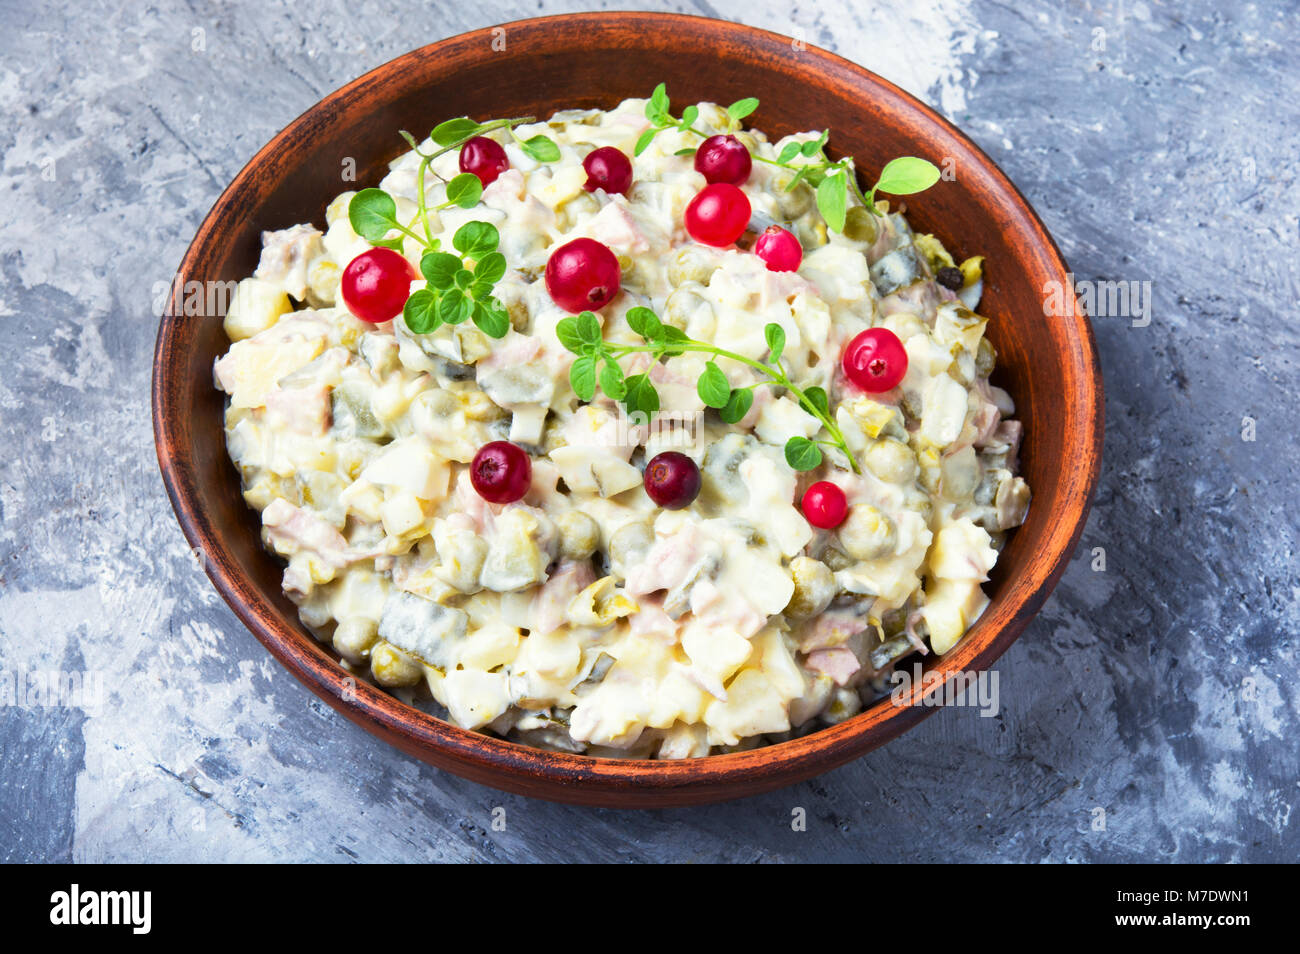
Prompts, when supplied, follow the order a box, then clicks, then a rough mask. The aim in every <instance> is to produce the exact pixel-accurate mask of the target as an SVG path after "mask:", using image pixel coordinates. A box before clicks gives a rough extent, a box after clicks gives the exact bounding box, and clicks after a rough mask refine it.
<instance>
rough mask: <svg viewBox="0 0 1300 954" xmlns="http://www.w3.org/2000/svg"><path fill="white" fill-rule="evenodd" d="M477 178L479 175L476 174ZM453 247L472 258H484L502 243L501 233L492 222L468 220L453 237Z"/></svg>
mask: <svg viewBox="0 0 1300 954" xmlns="http://www.w3.org/2000/svg"><path fill="white" fill-rule="evenodd" d="M475 178H476V179H477V178H478V177H477V176H475ZM451 244H452V247H453V248H455V249H456V251H458V252H460V253H461V254H462V255H468V256H469V257H470V258H475V259H477V258H482V257H483V256H484V255H486V254H487V253H488V252H495V251H496V250H497V246H498V245H500V244H501V233H500V232H498V231H497V227H496V226H495V225H493V224H492V223H491V222H466V223H465V224H464V225H462V226H461V227H460V228H458V229H457V230H456V234H455V235H453V236H452V238H451Z"/></svg>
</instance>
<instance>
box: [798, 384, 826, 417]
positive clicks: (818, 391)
mask: <svg viewBox="0 0 1300 954" xmlns="http://www.w3.org/2000/svg"><path fill="white" fill-rule="evenodd" d="M803 396H804V397H805V398H807V399H808V400H807V403H808V404H811V405H812V407H813V409H815V410H816V411H817V412H819V413H820V414H821V415H822V417H824V418H826V419H828V420H829V419H830V416H831V402H830V399H829V398H828V397H827V396H826V391H825V390H823V389H822V388H819V387H817V386H816V385H814V386H813V387H810V388H804V389H803Z"/></svg>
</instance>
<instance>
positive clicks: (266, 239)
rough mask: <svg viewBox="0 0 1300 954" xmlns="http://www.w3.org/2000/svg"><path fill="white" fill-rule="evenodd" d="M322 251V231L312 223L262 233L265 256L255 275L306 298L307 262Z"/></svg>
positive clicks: (298, 297) (263, 253) (292, 293)
mask: <svg viewBox="0 0 1300 954" xmlns="http://www.w3.org/2000/svg"><path fill="white" fill-rule="evenodd" d="M320 253H321V233H320V231H319V230H317V229H314V228H312V227H311V226H310V225H295V226H294V227H293V228H289V229H281V230H280V231H279V232H263V233H262V257H261V260H260V261H258V263H257V271H255V272H253V277H254V278H260V279H262V280H263V281H268V282H272V283H273V284H276V285H279V286H280V287H281V288H283V289H284V290H285V291H286V292H288V293H289V294H290V295H292V296H293V297H294V298H296V299H298V300H299V301H302V300H303V299H305V298H306V297H307V264H308V263H309V262H310V261H311V260H312V259H313V258H315V257H316V256H317V255H319V254H320Z"/></svg>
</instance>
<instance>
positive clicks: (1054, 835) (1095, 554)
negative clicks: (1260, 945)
mask: <svg viewBox="0 0 1300 954" xmlns="http://www.w3.org/2000/svg"><path fill="white" fill-rule="evenodd" d="M615 5H616V6H623V5H631V6H648V7H660V6H662V8H663V9H670V10H684V11H685V12H690V13H702V14H707V15H715V16H721V17H728V18H737V19H744V20H745V21H747V22H749V23H752V24H754V25H758V26H763V27H768V28H770V29H774V30H777V31H780V32H783V33H788V34H792V35H795V36H801V37H802V38H803V39H805V40H807V41H808V42H809V43H813V44H816V45H820V46H824V47H827V48H829V49H831V50H835V51H837V52H839V53H841V54H843V55H845V56H848V57H850V58H852V59H854V60H856V61H858V62H860V63H863V64H864V65H866V66H868V67H870V68H872V69H875V70H877V71H878V72H880V73H882V74H883V75H884V76H886V77H888V78H890V79H892V80H894V81H896V82H898V83H900V84H901V85H903V86H905V87H906V88H908V89H909V90H911V91H912V92H914V93H916V94H917V95H918V96H920V97H921V98H923V99H925V100H927V101H928V102H931V103H933V104H935V105H936V106H937V107H939V108H940V109H942V110H943V111H944V112H945V113H946V114H947V115H948V116H950V117H951V118H952V119H953V120H954V121H955V122H956V123H958V124H959V125H960V126H961V127H962V128H963V129H964V130H966V132H968V133H969V134H970V135H972V136H973V137H974V138H975V139H976V140H977V141H978V142H979V143H980V145H981V146H983V148H984V149H985V150H987V151H988V153H989V154H990V155H991V156H993V158H994V159H995V160H996V161H997V162H999V163H1000V164H1001V165H1002V167H1003V168H1004V169H1005V170H1006V171H1007V172H1008V173H1009V174H1010V176H1011V178H1012V179H1013V180H1015V182H1016V183H1017V184H1018V185H1019V186H1020V187H1021V189H1023V190H1024V191H1025V193H1026V194H1027V195H1028V196H1029V198H1030V200H1031V202H1032V203H1033V204H1034V206H1035V207H1036V208H1037V209H1038V211H1039V212H1040V214H1041V215H1042V216H1043V218H1044V219H1045V220H1046V222H1047V224H1048V226H1049V227H1050V229H1051V231H1052V232H1053V234H1054V235H1055V236H1056V238H1057V240H1058V241H1059V242H1060V245H1061V248H1062V249H1063V251H1064V253H1065V255H1066V257H1067V258H1068V259H1069V261H1070V263H1071V265H1072V266H1073V268H1074V270H1075V272H1076V273H1077V274H1078V276H1079V277H1080V278H1081V279H1085V280H1099V279H1113V280H1123V281H1130V282H1147V281H1149V282H1151V283H1153V284H1152V288H1153V306H1152V310H1151V322H1150V324H1149V326H1147V327H1140V328H1135V327H1133V326H1132V322H1131V321H1130V320H1128V319H1127V318H1123V317H1110V318H1098V319H1097V320H1096V321H1095V326H1096V332H1097V339H1098V343H1099V346H1100V349H1101V355H1102V364H1103V366H1104V369H1105V376H1106V391H1107V433H1106V463H1105V469H1104V473H1103V476H1102V484H1101V489H1100V492H1099V495H1098V498H1097V502H1096V506H1095V508H1094V510H1093V514H1092V518H1091V520H1090V521H1089V524H1088V527H1087V530H1086V532H1085V533H1084V537H1083V541H1082V543H1081V544H1080V548H1079V551H1078V553H1077V554H1076V555H1075V558H1074V561H1073V563H1072V564H1071V566H1070V568H1069V571H1068V572H1067V574H1066V576H1065V579H1064V581H1063V582H1062V584H1061V585H1060V587H1059V588H1058V589H1057V591H1056V593H1055V595H1054V596H1053V598H1052V599H1051V600H1050V601H1049V602H1048V604H1047V606H1046V608H1045V609H1044V610H1043V612H1042V614H1041V615H1040V616H1039V617H1038V618H1037V620H1036V621H1035V622H1034V623H1033V625H1032V626H1030V628H1029V630H1028V631H1027V632H1026V634H1025V635H1024V637H1023V638H1022V639H1021V640H1020V641H1019V642H1018V643H1017V644H1016V645H1015V646H1014V647H1013V648H1012V649H1011V651H1010V652H1009V653H1007V655H1006V656H1005V657H1004V658H1003V660H1002V661H1001V662H1000V663H999V667H998V668H999V672H1000V674H1001V676H1000V678H1001V688H1002V695H1003V711H1002V713H1001V715H1000V716H999V717H998V718H992V719H983V718H980V717H979V716H978V714H977V713H976V712H975V711H974V710H971V709H950V710H946V711H943V712H941V713H939V714H938V715H936V716H934V717H933V718H932V719H930V720H929V721H927V722H926V723H925V724H924V725H923V726H921V727H920V728H919V729H917V730H916V731H914V732H912V733H911V734H909V735H907V736H905V737H904V738H901V739H899V740H898V741H896V742H894V743H893V744H891V745H889V746H887V747H886V748H884V749H882V750H879V751H877V752H874V753H872V754H871V755H869V756H867V757H865V758H863V759H861V760H860V761H858V762H856V763H854V764H852V765H849V766H847V767H845V768H842V769H840V770H838V771H836V772H833V773H831V774H829V775H827V776H825V777H823V778H821V779H819V780H817V781H815V782H811V783H808V784H805V785H800V786H796V787H794V788H791V789H788V790H786V791H782V792H778V793H775V794H772V795H767V796H764V797H759V798H754V799H750V800H747V801H744V802H739V803H733V804H727V805H720V806H714V807H711V808H703V809H682V810H674V811H663V812H653V813H644V814H626V813H619V812H614V811H593V810H586V809H581V808H570V807H563V806H556V805H549V804H544V803H539V802H532V801H529V800H526V799H523V798H517V797H513V796H508V795H503V794H499V793H497V792H495V791H492V790H489V789H486V788H481V787H478V786H476V785H473V784H471V783H469V782H464V781H461V780H459V779H456V778H453V777H452V776H449V775H445V774H442V773H440V772H438V771H435V770H433V769H431V768H428V767H425V766H422V765H420V764H418V763H416V762H414V761H412V760H410V759H408V758H406V757H404V756H402V755H399V754H398V753H397V752H395V751H393V750H390V749H389V748H387V747H385V746H384V745H383V744H381V743H379V742H377V741H376V740H374V739H373V738H371V737H370V736H368V735H367V734H366V733H364V732H363V731H362V730H360V729H357V728H354V727H353V726H351V725H350V724H348V723H346V722H344V720H343V719H342V718H340V717H339V716H337V715H334V714H333V713H332V712H330V711H329V710H327V709H326V708H325V707H324V706H323V705H322V704H321V703H319V702H317V701H316V700H315V699H314V697H312V696H311V695H310V694H309V693H308V692H307V691H306V690H305V689H304V688H302V687H301V686H300V685H299V684H298V683H297V682H296V681H295V680H294V679H293V678H292V677H290V676H289V675H288V674H287V673H285V672H284V671H282V670H281V669H280V668H279V667H278V666H277V665H276V664H274V663H273V662H272V661H271V659H270V657H269V656H268V654H267V653H266V652H265V651H264V650H263V649H262V647H261V646H260V645H259V644H258V643H257V642H256V641H255V640H254V639H253V637H252V636H251V635H250V634H249V633H248V632H246V631H245V630H244V628H243V627H242V626H241V625H240V624H239V623H238V622H237V621H236V619H235V617H234V616H233V615H232V614H231V613H230V611H229V610H228V609H227V608H226V607H225V605H224V604H223V603H221V602H220V601H219V600H218V599H217V598H216V597H215V595H214V594H213V593H212V591H211V588H210V587H209V585H208V583H207V580H206V578H205V577H204V576H203V575H202V573H201V572H200V570H199V568H198V566H197V565H196V564H195V562H194V561H193V560H192V559H191V557H190V555H189V553H188V550H187V547H186V544H185V541H184V539H183V538H182V536H181V533H180V531H179V530H178V528H177V526H176V523H175V521H174V519H173V517H172V513H171V510H170V508H169V506H168V504H167V501H166V499H165V497H164V494H163V490H162V485H161V481H160V479H159V477H158V472H157V466H156V463H155V458H154V451H153V444H152V440H151V430H150V418H149V369H150V356H151V350H152V347H153V341H154V332H155V319H154V318H153V317H152V311H151V305H152V299H153V298H154V297H155V295H156V293H157V292H156V285H157V284H158V283H165V282H167V281H168V280H169V279H170V277H171V275H172V272H173V270H174V269H175V267H176V265H177V263H178V261H179V260H180V256H181V254H182V252H183V251H184V249H185V246H186V243H187V242H188V240H189V238H190V236H191V235H192V234H193V231H194V229H195V227H196V226H197V225H198V223H199V221H200V219H201V218H202V216H203V215H204V213H205V212H206V211H207V210H208V208H209V207H210V205H211V203H212V202H213V200H214V199H215V198H216V197H217V195H218V193H219V191H220V190H221V188H222V187H223V186H224V185H225V184H226V183H227V182H228V181H229V180H230V179H231V178H232V177H233V176H234V175H235V173H236V172H237V171H238V170H239V168H240V167H241V166H242V165H243V164H244V162H245V161H247V159H248V158H249V157H250V156H252V154H253V153H254V151H255V150H256V149H257V148H258V147H259V146H261V145H262V144H263V143H264V142H266V140H267V139H269V138H270V137H271V135H272V134H273V133H275V132H276V131H277V130H278V129H280V128H281V127H282V126H284V125H285V124H286V123H288V122H289V121H290V120H291V119H293V118H294V117H295V116H297V115H298V114H299V113H300V112H302V111H303V110H304V109H306V108H307V107H308V106H310V105H311V104H312V103H314V102H315V101H316V100H317V99H319V98H320V97H321V96H323V95H324V94H325V93H327V92H329V91H330V90H332V89H334V88H336V87H338V86H340V85H342V84H343V83H344V82H346V81H348V80H350V79H352V78H353V77H355V76H357V75H359V74H360V73H362V72H364V71H365V70H368V69H370V68H371V67H373V66H376V65H378V64H380V63H382V62H384V61H386V60H388V59H390V58H392V57H394V56H397V55H398V54H400V53H403V52H405V51H406V50H408V49H410V48H411V47H413V46H416V45H419V44H421V43H424V42H427V41H433V40H437V39H440V38H442V37H445V36H449V35H451V34H454V33H458V32H461V31H462V30H466V29H470V28H474V27H481V26H486V25H489V24H494V23H499V22H502V21H508V20H511V19H516V18H519V17H522V16H528V15H533V14H536V13H539V12H563V11H567V10H577V9H580V8H582V7H584V6H586V5H585V4H580V3H548V4H546V5H543V4H541V3H537V4H535V5H523V4H513V3H506V2H497V0H482V2H477V3H473V4H461V5H458V6H456V7H452V6H451V5H446V4H439V5H436V6H435V5H433V4H429V3H425V2H409V3H397V2H373V0H317V2H306V0H304V2H297V3H292V4H284V5H279V4H273V3H267V2H255V0H240V2H229V3H226V2H220V3H212V2H205V0H191V2H186V3H181V2H176V0H163V2H159V3H156V4H150V5H144V4H126V5H122V4H116V3H107V2H104V3H88V2H76V0H51V2H49V3H42V4H35V3H30V2H24V3H16V2H14V0H3V2H2V3H0V107H3V111H4V120H5V121H4V122H3V124H0V151H2V152H3V168H2V169H0V196H3V214H2V215H0V355H3V360H0V441H2V442H3V444H2V446H3V455H2V456H0V669H3V670H5V671H7V672H9V673H10V674H12V673H15V672H17V673H23V672H31V671H37V670H46V669H56V670H90V671H94V672H99V673H102V674H103V678H104V680H105V691H106V696H105V699H104V701H103V704H102V705H99V706H98V707H95V708H93V709H88V710H82V709H77V708H40V707H37V708H24V707H18V706H9V707H6V708H0V858H3V859H5V860H29V859H40V860H51V859H52V860H67V859H71V860H76V861H125V860H203V861H226V860H231V861H233V860H270V859H274V860H285V861H298V860H340V861H348V860H364V861H378V860H414V861H424V860H469V859H488V860H512V861H522V860H531V859H546V860H557V859H558V860H661V859H675V860H702V861H755V860H766V861H784V860H790V861H792V860H801V859H805V860H813V859H816V860H858V861H895V860H925V861H930V860H935V861H989V860H1003V861H1094V860H1114V861H1136V860H1151V861H1234V860H1235V861H1260V860H1267V859H1273V860H1295V859H1296V857H1297V854H1298V852H1297V847H1298V846H1300V836H1298V835H1297V823H1296V821H1295V820H1294V818H1293V816H1292V808H1293V806H1294V805H1295V803H1296V802H1297V799H1300V782H1298V780H1297V776H1298V774H1300V773H1298V772H1297V744H1296V741H1295V740H1296V738H1297V733H1298V732H1300V696H1298V695H1297V692H1296V675H1297V664H1296V631H1297V597H1298V596H1300V588H1298V583H1297V574H1296V560H1295V546H1296V539H1295V538H1296V529H1295V526H1296V519H1295V515H1296V513H1297V507H1296V505H1295V496H1296V493H1295V489H1294V488H1295V476H1296V470H1297V464H1298V463H1300V459H1298V455H1297V453H1296V449H1295V443H1294V440H1295V434H1296V431H1297V424H1300V421H1298V420H1297V409H1298V407H1300V398H1298V397H1297V393H1298V392H1297V387H1296V379H1295V375H1296V361H1297V353H1298V347H1297V346H1298V344H1300V333H1298V332H1297V319H1296V304H1297V301H1298V300H1300V296H1298V291H1300V289H1298V288H1297V279H1296V276H1297V270H1296V267H1295V261H1296V256H1297V237H1298V234H1297V233H1298V229H1297V215H1296V214H1297V209H1300V189H1298V188H1297V183H1296V175H1297V169H1300V164H1298V163H1297V159H1296V147H1297V129H1298V128H1300V124H1298V122H1297V121H1298V120H1300V81H1297V70H1296V60H1295V49H1296V48H1297V47H1298V46H1300V27H1298V25H1297V19H1298V17H1297V7H1296V4H1295V3H1294V2H1291V3H1288V2H1280V0H1260V2H1256V3H1253V4H1250V5H1245V4H1223V3H1217V2H1210V0H1203V2H1188V3H1154V2H1152V3H1135V2H1132V0H1125V2H1122V3H1118V2H1117V3H1084V2H1077V0H1076V2H1062V3H1050V2H1047V0H1037V2H1016V3H1011V4H1007V3H1000V2H992V0H938V2H933V3H931V4H929V5H922V4H910V3H909V4H902V3H876V2H859V0H823V2H821V3H818V4H815V5H812V4H808V5H799V6H796V7H795V8H794V10H793V14H790V13H789V12H787V11H789V10H790V6H789V4H786V3H783V2H780V0H747V2H743V3H742V2H739V0H735V2H723V0H715V2H714V3H712V4H711V3H709V2H707V0H697V2H695V3H694V4H689V3H688V4H677V3H667V4H662V5H661V4H654V3H649V4H636V3H633V4H622V3H619V4H615ZM123 6H126V7H127V8H128V9H125V10H123V9H121V8H122V7H123ZM906 7H917V8H918V9H915V10H912V11H911V12H903V8H906ZM791 16H792V17H793V18H792V19H791ZM755 92H756V93H757V94H759V95H761V94H762V91H761V90H756V91H755ZM433 118H441V114H440V115H439V116H437V117H431V119H433ZM814 121H815V117H810V124H811V123H812V122H814ZM1246 418H1249V419H1251V420H1252V421H1253V422H1254V424H1253V427H1254V429H1255V434H1254V436H1255V440H1253V441H1250V440H1244V439H1243V434H1245V435H1246V436H1247V437H1249V436H1250V433H1249V428H1250V426H1251V425H1250V422H1248V421H1245V420H1244V419H1246ZM1095 548H1101V549H1102V550H1104V561H1105V566H1104V570H1102V569H1094V565H1100V560H1099V559H1098V558H1099V556H1100V555H1101V552H1100V551H1099V550H1096V549H1095ZM497 806H502V807H504V808H505V810H506V821H507V825H506V830H505V831H493V830H492V824H491V820H492V812H493V809H494V808H495V807H497ZM795 807H803V808H805V809H806V810H807V816H808V829H807V831H806V832H794V831H792V830H791V817H792V814H791V813H792V810H793V809H794V808H795ZM1103 813H1104V814H1103ZM1103 819H1104V829H1101V821H1102V820H1103ZM1098 829H1101V830H1098Z"/></svg>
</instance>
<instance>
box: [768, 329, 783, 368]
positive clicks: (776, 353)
mask: <svg viewBox="0 0 1300 954" xmlns="http://www.w3.org/2000/svg"><path fill="white" fill-rule="evenodd" d="M763 337H764V338H766V339H767V350H768V352H769V354H768V356H767V363H768V364H773V365H774V364H776V363H777V362H778V361H780V360H781V352H782V351H784V350H785V329H784V328H782V327H781V326H780V325H778V324H776V323H775V322H773V323H772V324H770V325H768V326H767V327H766V328H764V329H763Z"/></svg>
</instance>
